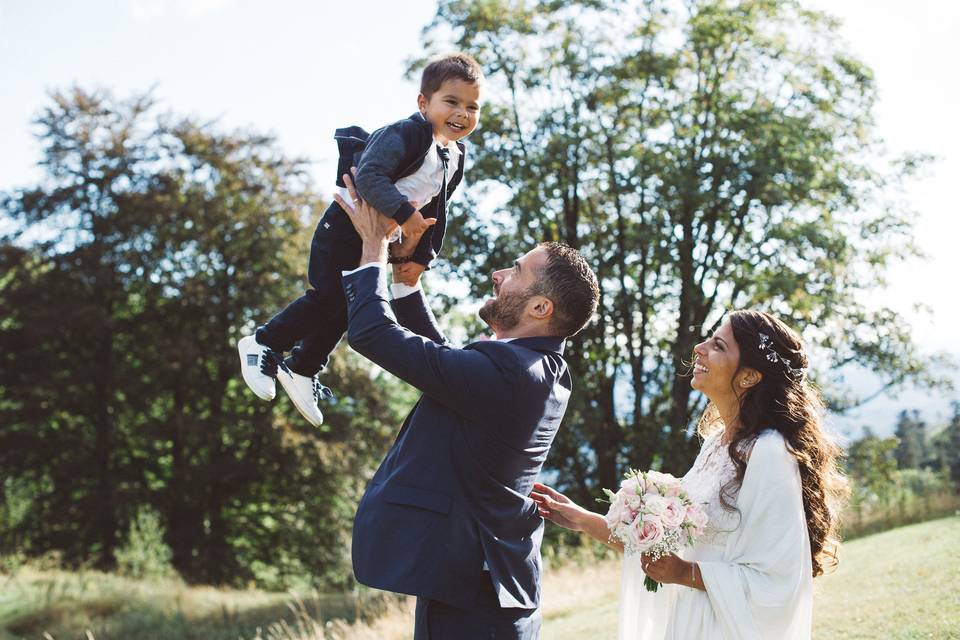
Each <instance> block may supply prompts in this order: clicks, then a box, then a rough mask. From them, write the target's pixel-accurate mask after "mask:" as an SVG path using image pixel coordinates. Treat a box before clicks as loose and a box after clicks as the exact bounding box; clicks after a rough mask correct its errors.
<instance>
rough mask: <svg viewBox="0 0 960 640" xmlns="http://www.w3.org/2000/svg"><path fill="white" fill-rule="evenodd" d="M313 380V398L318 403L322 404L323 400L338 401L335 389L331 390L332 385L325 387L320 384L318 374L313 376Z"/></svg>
mask: <svg viewBox="0 0 960 640" xmlns="http://www.w3.org/2000/svg"><path fill="white" fill-rule="evenodd" d="M311 380H312V381H313V399H314V400H315V401H316V402H317V404H320V401H321V400H327V401H336V398H335V397H334V395H333V391H331V390H330V387H325V386H323V385H322V384H320V381H319V380H318V379H317V376H313V378H311Z"/></svg>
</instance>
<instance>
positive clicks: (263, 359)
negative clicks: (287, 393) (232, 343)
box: [237, 336, 280, 400]
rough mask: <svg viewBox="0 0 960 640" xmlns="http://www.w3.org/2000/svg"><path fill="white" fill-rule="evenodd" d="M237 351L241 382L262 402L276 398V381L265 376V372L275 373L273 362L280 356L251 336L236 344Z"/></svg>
mask: <svg viewBox="0 0 960 640" xmlns="http://www.w3.org/2000/svg"><path fill="white" fill-rule="evenodd" d="M237 351H238V352H239V353H240V371H241V372H242V373H243V381H244V382H246V383H247V386H248V387H250V390H251V391H253V393H254V395H256V396H257V397H258V398H260V399H262V400H273V399H274V398H275V397H276V396H277V381H276V380H275V379H274V378H273V377H272V376H269V375H267V373H266V372H267V371H271V370H273V371H275V370H276V364H274V363H273V362H274V360H280V356H278V355H277V354H276V352H274V351H273V350H272V349H270V348H269V347H266V346H264V345H262V344H260V343H259V342H257V339H256V338H254V337H253V336H247V337H246V338H241V339H240V341H239V342H237Z"/></svg>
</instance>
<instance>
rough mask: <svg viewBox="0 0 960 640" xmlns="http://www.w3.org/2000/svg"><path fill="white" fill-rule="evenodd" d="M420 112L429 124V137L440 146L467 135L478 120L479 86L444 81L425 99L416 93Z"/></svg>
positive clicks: (455, 81)
mask: <svg viewBox="0 0 960 640" xmlns="http://www.w3.org/2000/svg"><path fill="white" fill-rule="evenodd" d="M417 103H418V105H419V107H420V113H422V114H423V117H424V118H426V119H427V122H429V123H430V124H431V125H433V135H434V136H436V138H437V139H438V140H439V141H440V142H441V143H442V144H446V143H447V142H449V141H451V140H459V139H460V138H463V137H466V136H468V135H470V133H471V132H472V131H473V130H474V129H476V128H477V122H479V120H480V85H478V84H473V83H470V82H466V81H464V80H461V79H460V78H453V79H452V80H446V81H444V82H443V84H441V85H440V88H439V89H437V90H436V91H434V92H433V93H432V94H431V95H430V99H429V100H428V99H427V98H425V97H424V96H423V94H420V97H419V98H418V99H417Z"/></svg>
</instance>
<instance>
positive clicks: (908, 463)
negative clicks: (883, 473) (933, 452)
mask: <svg viewBox="0 0 960 640" xmlns="http://www.w3.org/2000/svg"><path fill="white" fill-rule="evenodd" d="M926 429H927V425H926V423H924V422H923V420H921V419H920V412H919V411H917V410H916V409H914V410H913V411H907V410H906V409H904V410H903V411H901V412H900V414H899V415H898V416H897V427H896V436H897V466H898V467H899V468H900V469H919V468H921V467H922V466H923V463H924V461H925V460H926V457H927V433H926Z"/></svg>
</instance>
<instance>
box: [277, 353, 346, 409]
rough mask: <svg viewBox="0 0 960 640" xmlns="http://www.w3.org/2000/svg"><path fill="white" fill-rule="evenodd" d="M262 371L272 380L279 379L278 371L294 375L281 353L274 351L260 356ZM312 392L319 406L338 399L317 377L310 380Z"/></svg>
mask: <svg viewBox="0 0 960 640" xmlns="http://www.w3.org/2000/svg"><path fill="white" fill-rule="evenodd" d="M260 371H261V372H262V373H263V374H264V375H267V376H270V377H271V378H276V377H277V372H278V371H284V372H285V373H289V374H291V375H293V372H292V371H290V367H288V366H287V363H286V361H285V360H284V359H283V356H281V355H280V354H279V353H277V352H276V351H274V350H273V349H264V350H263V353H262V354H261V355H260ZM310 382H311V390H312V391H313V399H314V401H315V402H316V403H317V404H320V401H321V400H326V401H333V402H335V401H336V397H335V396H334V395H333V391H331V390H330V387H326V386H324V385H322V384H320V380H319V379H318V378H317V376H313V377H312V378H310Z"/></svg>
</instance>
